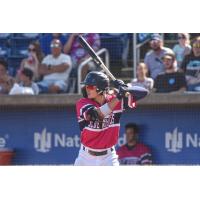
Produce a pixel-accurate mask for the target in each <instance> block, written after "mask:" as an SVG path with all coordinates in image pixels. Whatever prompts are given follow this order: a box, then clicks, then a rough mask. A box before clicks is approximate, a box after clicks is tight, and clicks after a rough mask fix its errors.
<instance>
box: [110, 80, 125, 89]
mask: <svg viewBox="0 0 200 200" xmlns="http://www.w3.org/2000/svg"><path fill="white" fill-rule="evenodd" d="M112 84H113V86H114V88H119V86H126V84H125V83H124V81H122V80H120V79H116V80H115V81H112Z"/></svg>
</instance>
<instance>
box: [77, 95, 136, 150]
mask: <svg viewBox="0 0 200 200" xmlns="http://www.w3.org/2000/svg"><path fill="white" fill-rule="evenodd" d="M113 98H115V96H114V95H106V100H105V103H108V102H110V101H111V100H112V99H113ZM133 104H135V102H133ZM101 106H102V105H100V104H99V103H97V102H96V101H94V100H92V99H88V98H81V99H80V100H79V101H78V102H77V103H76V111H77V118H78V122H79V127H80V130H81V143H82V144H83V145H84V146H86V147H90V148H92V149H107V148H110V147H112V146H114V145H115V144H116V143H117V141H118V137H119V129H120V123H119V121H120V117H121V114H122V112H123V109H124V108H123V101H120V102H119V103H118V104H117V105H116V106H115V108H114V109H113V111H112V112H111V113H110V114H109V115H108V116H106V117H104V119H103V120H95V121H87V117H86V113H87V111H88V110H89V109H91V108H93V107H95V108H99V107H101Z"/></svg>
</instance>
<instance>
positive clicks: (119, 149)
mask: <svg viewBox="0 0 200 200" xmlns="http://www.w3.org/2000/svg"><path fill="white" fill-rule="evenodd" d="M126 149H127V147H126V145H125V144H124V145H122V146H120V147H119V148H118V149H117V152H122V151H125V150H126Z"/></svg>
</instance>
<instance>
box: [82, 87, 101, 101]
mask: <svg viewBox="0 0 200 200" xmlns="http://www.w3.org/2000/svg"><path fill="white" fill-rule="evenodd" d="M85 88H86V92H87V96H88V98H89V99H94V98H96V97H97V95H98V93H97V87H96V86H94V85H86V86H85Z"/></svg>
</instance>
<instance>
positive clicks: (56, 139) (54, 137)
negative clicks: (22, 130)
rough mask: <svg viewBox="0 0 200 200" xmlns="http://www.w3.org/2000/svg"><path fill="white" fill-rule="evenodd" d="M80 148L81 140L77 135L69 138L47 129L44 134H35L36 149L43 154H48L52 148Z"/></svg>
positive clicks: (43, 131)
mask: <svg viewBox="0 0 200 200" xmlns="http://www.w3.org/2000/svg"><path fill="white" fill-rule="evenodd" d="M57 147H61V148H66V147H80V138H79V136H78V135H77V134H74V136H73V137H67V135H66V134H64V133H51V132H48V131H47V129H46V128H44V129H43V130H42V132H35V133H34V148H35V149H36V151H38V152H41V153H47V152H49V151H51V149H52V148H57Z"/></svg>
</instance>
